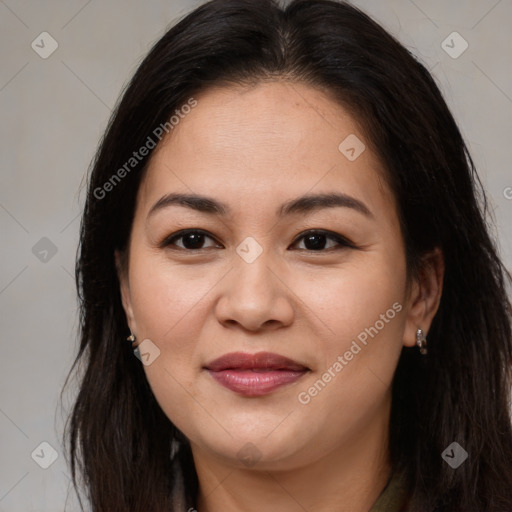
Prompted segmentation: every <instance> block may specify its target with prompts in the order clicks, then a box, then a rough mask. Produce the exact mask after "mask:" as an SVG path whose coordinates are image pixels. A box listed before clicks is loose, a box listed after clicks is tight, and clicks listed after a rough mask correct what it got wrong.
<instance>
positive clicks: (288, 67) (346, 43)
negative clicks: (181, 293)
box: [65, 0, 512, 512]
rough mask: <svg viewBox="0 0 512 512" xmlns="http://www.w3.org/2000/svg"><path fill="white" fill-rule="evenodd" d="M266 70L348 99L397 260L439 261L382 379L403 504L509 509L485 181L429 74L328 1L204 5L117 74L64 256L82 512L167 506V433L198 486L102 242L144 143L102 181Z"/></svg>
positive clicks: (504, 369)
mask: <svg viewBox="0 0 512 512" xmlns="http://www.w3.org/2000/svg"><path fill="white" fill-rule="evenodd" d="M268 77H285V78H286V79H287V80H292V81H297V82H299V81H300V82H303V83H306V84H310V85H312V86H314V87H320V88H324V89H326V90H329V91H330V92H331V93H333V94H334V95H335V97H336V98H338V99H339V101H340V103H341V104H343V106H345V107H346V108H349V109H350V111H351V112H353V114H354V116H355V117H356V119H357V120H358V121H359V122H361V124H362V125H363V126H364V128H365V131H366V135H367V137H368V140H369V141H370V143H371V144H372V147H373V148H374V150H375V151H376V152H377V154H378V155H379V157H380V159H381V161H382V162H383V164H384V165H385V167H386V169H387V177H388V179H389V182H390V184H391V187H392V190H393V192H394V194H395V197H396V201H397V204H398V210H399V215H400V219H401V228H402V232H403V237H404V240H405V246H406V255H407V263H408V270H409V271H410V272H417V271H419V269H420V267H421V256H422V255H423V254H424V253H425V252H427V251H429V250H430V249H432V248H434V247H440V248H441V249H442V251H443V254H444V257H445V268H446V273H445V281H444V289H443V296H442V300H441V304H440V307H439V311H438V313H437V315H436V317H435V319H434V322H433V325H432V327H431V329H430V332H429V340H428V344H429V353H428V355H427V356H426V359H422V358H421V356H420V355H419V354H418V352H417V350H416V349H410V348H404V349H403V351H402V355H401V358H400V361H399V364H398V367H397V370H396V373H395V378H394V382H393V400H392V410H391V425H390V452H391V458H392V464H393V468H394V469H395V470H396V471H404V472H405V474H406V476H407V485H408V487H409V489H410V494H411V502H410V503H411V510H417V511H420V512H430V511H432V510H434V508H435V507H437V508H438V510H441V511H458V510H463V511H467V510H471V511H474V510H478V511H496V512H497V511H500V512H502V511H505V510H509V511H510V510H512V463H511V461H512V427H511V417H510V390H511V387H512V379H511V368H512V336H511V308H510V302H509V299H508V297H507V293H506V285H507V282H510V275H509V274H508V273H507V271H506V269H505V268H504V266H503V264H502V263H501V261H500V259H499V257H498V255H497V250H496V247H495V245H494V243H493V241H492V240H491V239H490V237H489V234H488V230H487V226H486V213H487V204H486V199H485V193H484V191H483V189H482V186H481V184H480V181H479V179H478V176H477V174H476V171H475V168H474V165H473V162H472V160H471V157H470V155H469V153H468V150H467V148H466V146H465V143H464V141H463V139H462V137H461V134H460V132H459V129H458V127H457V125H456V123H455V121H454V119H453V117H452V115H451V114H450V112H449V110H448V107H447V105H446V103H445V101H444V100H443V98H442V95H441V93H440V91H439V89H438V87H437V86H436V84H435V82H434V80H433V79H432V77H431V75H430V74H429V72H428V71H427V70H426V69H425V67H424V66H423V65H422V64H421V63H419V62H418V61H417V60H416V59H415V58H414V57H413V56H412V55H411V54H410V53H409V51H408V50H406V49H405V48H404V47H403V46H402V45H400V44H399V43H398V42H397V41H396V40H395V39H394V38H393V37H392V36H391V35H389V34H388V33H387V32H386V31H385V30H384V29H383V28H382V27H380V26H379V25H378V24H377V23H375V22H374V21H372V20H371V19H370V18H369V17H368V16H366V15H365V14H364V13H362V12H361V11H359V10H358V9H356V8H355V7H353V6H351V5H349V4H347V3H344V2H335V1H331V0H294V1H292V2H291V3H290V4H289V5H288V6H286V7H285V8H282V7H280V6H279V5H278V3H277V2H275V1H272V0H260V1H257V2H256V1H254V0H213V1H210V2H208V3H205V4H203V5H201V6H200V7H198V8H197V9H195V10H194V11H193V12H191V13H190V14H189V15H188V16H186V17H185V18H184V19H183V20H181V21H180V22H179V23H177V24H176V25H175V26H173V27H172V28H171V29H170V30H169V31H168V32H167V33H166V34H165V35H164V36H163V37H162V38H161V39H160V40H159V41H158V42H157V43H156V45H155V46H154V47H153V49H152V50H151V51H150V53H149V54H148V56H147V57H146V58H145V60H144V61H143V62H142V64H141V65H140V67H139V69H138V70H137V72H136V74H135V76H134V77H133V79H132V80H131V82H130V84H129V85H128V87H127V88H126V90H125V92H124V94H123V96H122V99H121V101H120V102H119V104H118V106H117V108H116V110H115V112H114V113H113V115H112V118H111V120H110V123H109V126H108V129H107V130H106V133H105V136H104V138H103V140H102V142H101V145H100V147H99V150H98V152H97V155H96V158H95V160H94V162H93V166H92V172H91V173H90V175H89V181H88V193H87V200H86V205H85V209H84V213H83V217H82V223H81V232H80V246H79V254H78V258H77V263H76V281H77V287H78V291H79V299H80V348H79V352H78V355H77V357H76V360H75V363H74V364H73V367H72V369H71V371H70V375H71V374H72V373H73V372H75V371H76V372H77V373H78V374H79V375H78V376H79V379H80V388H79V392H78V396H77V397H76V402H75V403H74V408H73V411H72V414H71V415H70V417H69V422H68V424H67V427H66V436H65V442H66V443H67V445H66V446H67V447H68V449H69V455H70V463H71V470H72V475H73V482H74V485H75V487H76V489H77V490H78V491H80V489H82V490H85V494H86V497H87V499H88V500H89V501H90V504H91V507H92V510H94V511H95V512H100V511H101V512H112V511H122V512H136V511H144V512H147V511H149V510H150V511H152V512H159V511H166V512H168V511H170V510H172V505H171V503H172V502H171V498H172V496H171V495H172V486H173V483H174V482H173V478H174V477H173V473H172V468H171V461H170V450H171V442H172V440H173V439H176V438H179V439H181V440H182V441H183V449H182V450H180V451H179V452H178V457H179V459H178V462H179V464H180V465H181V467H182V468H183V471H184V474H185V490H186V493H187V495H188V497H189V499H190V500H194V499H195V496H196V493H197V487H198V483H197V476H196V474H195V470H194V465H193V461H192V457H191V452H190V449H189V447H188V445H187V442H186V438H184V436H183V435H182V434H181V433H180V432H179V431H177V429H176V428H175V427H174V426H173V424H172V422H171V421H170V420H169V419H168V418H167V417H166V416H165V414H164V413H163V411H162V410H161V408H160V407H159V405H158V404H157V402H156V400H155V397H154V396H153V393H152V391H151V389H150V387H149V385H148V382H147V379H146V377H145V374H144V372H143V369H142V367H141V364H140V362H139V361H138V360H137V358H135V357H134V356H133V354H132V352H131V350H130V349H129V347H128V345H127V343H126V342H124V341H123V340H124V339H125V338H126V336H127V334H128V327H127V323H126V317H125V314H124V311H123V308H122V305H121V300H120V293H119V281H118V278H117V274H116V267H115V262H114V251H115V250H116V249H119V250H123V249H125V248H126V243H127V240H128V237H129V233H130V229H131V224H132V220H133V216H134V205H135V197H136V194H137V190H138V186H139V183H140V180H141V177H142V175H143V173H144V171H145V169H146V167H147V163H148V161H149V158H150V156H151V151H150V152H149V154H148V155H147V156H145V157H143V158H141V159H140V162H138V163H137V165H136V166H134V168H133V169H130V172H129V173H125V174H126V175H123V178H122V179H120V180H116V181H115V182H112V181H111V182H110V183H111V186H110V187H108V193H103V192H101V191H102V190H103V191H105V190H106V189H105V187H104V185H105V183H107V182H108V181H109V180H111V179H112V175H113V173H115V172H116V170H118V169H120V168H122V167H123V165H125V164H126V162H128V161H129V159H130V158H131V157H132V156H133V152H134V151H136V150H137V149H138V148H140V147H142V146H143V145H144V144H145V143H146V141H147V138H148V137H149V136H151V135H152V134H153V133H154V130H155V128H156V127H158V126H160V125H162V124H164V123H166V122H167V121H168V120H169V118H170V116H171V115H172V114H173V112H174V111H175V110H176V109H178V108H180V106H181V105H183V104H184V103H185V102H186V101H187V100H188V99H189V98H190V97H192V96H193V95H194V94H197V93H198V92H199V91H202V90H205V89H207V88H208V87H210V86H212V85H213V84H222V83H237V84H244V83H257V82H258V81H261V80H265V79H267V78H268ZM98 191H100V192H98ZM68 378H69V376H68ZM452 442H457V443H459V444H460V445H461V446H462V447H463V448H464V449H465V450H466V452H467V453H468V455H469V456H468V459H467V460H466V461H465V462H464V463H463V464H462V465H461V466H459V467H458V468H457V469H453V468H452V467H450V466H449V465H448V464H447V463H446V462H445V461H444V460H443V459H442V457H441V454H442V452H443V451H444V450H445V448H447V447H448V446H449V445H450V444H451V443H452ZM79 475H81V478H79Z"/></svg>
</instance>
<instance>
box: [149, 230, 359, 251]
mask: <svg viewBox="0 0 512 512" xmlns="http://www.w3.org/2000/svg"><path fill="white" fill-rule="evenodd" d="M190 234H199V235H204V236H205V237H207V238H210V239H212V240H214V241H215V242H216V243H218V242H217V241H216V240H215V238H214V237H213V236H211V235H210V234H209V233H208V232H206V231H203V230H202V229H186V230H182V231H178V232H177V233H173V234H172V235H170V236H168V237H166V238H165V239H164V240H163V241H162V242H161V243H160V244H159V247H160V248H171V249H172V250H181V251H187V252H200V251H204V250H206V249H209V248H210V247H203V248H199V249H187V248H186V247H179V246H178V247H177V248H176V247H170V246H172V245H174V241H176V240H179V239H180V238H184V237H185V236H187V235H190ZM311 235H321V236H325V237H326V238H327V239H331V240H334V241H335V242H336V243H337V244H338V246H337V247H328V248H327V249H318V250H313V249H299V250H301V251H307V252H310V253H321V252H330V251H332V250H339V249H340V248H351V249H357V247H356V246H355V245H354V244H353V243H352V242H351V241H350V240H348V239H347V238H345V237H343V236H341V235H339V234H337V233H334V232H332V231H326V230H323V229H311V230H309V231H305V232H303V233H301V234H300V236H298V237H297V238H296V239H295V240H294V241H293V243H292V245H295V244H297V243H298V242H300V241H301V240H302V239H304V238H306V237H307V236H311Z"/></svg>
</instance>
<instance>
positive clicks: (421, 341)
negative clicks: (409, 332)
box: [416, 329, 427, 355]
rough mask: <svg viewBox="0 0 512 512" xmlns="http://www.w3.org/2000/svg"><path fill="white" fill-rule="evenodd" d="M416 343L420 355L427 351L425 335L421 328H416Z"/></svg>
mask: <svg viewBox="0 0 512 512" xmlns="http://www.w3.org/2000/svg"><path fill="white" fill-rule="evenodd" d="M416 345H418V347H419V348H420V352H421V354H422V355H425V354H426V353H427V337H426V336H425V333H424V332H423V329H418V330H417V331H416Z"/></svg>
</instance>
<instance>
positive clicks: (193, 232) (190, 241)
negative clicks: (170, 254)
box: [159, 229, 218, 251]
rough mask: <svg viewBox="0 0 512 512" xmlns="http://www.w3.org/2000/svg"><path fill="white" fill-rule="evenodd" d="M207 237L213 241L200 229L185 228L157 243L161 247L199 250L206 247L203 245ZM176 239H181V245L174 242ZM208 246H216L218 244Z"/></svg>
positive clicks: (211, 238)
mask: <svg viewBox="0 0 512 512" xmlns="http://www.w3.org/2000/svg"><path fill="white" fill-rule="evenodd" d="M208 238H209V239H210V240H214V241H215V239H214V238H213V237H212V236H210V235H209V234H208V233H207V232H206V231H203V230H202V229H186V230H182V231H178V232H177V233H173V234H172V235H170V236H168V237H166V238H165V239H164V240H163V241H162V242H161V243H160V244H159V245H160V247H161V248H164V247H165V248H169V249H176V248H178V250H186V251H200V250H203V249H207V248H208V247H203V245H204V243H205V240H206V239H208ZM178 240H182V242H181V245H179V244H176V243H175V242H176V241H178ZM173 246H174V247H173ZM209 247H218V245H213V246H209Z"/></svg>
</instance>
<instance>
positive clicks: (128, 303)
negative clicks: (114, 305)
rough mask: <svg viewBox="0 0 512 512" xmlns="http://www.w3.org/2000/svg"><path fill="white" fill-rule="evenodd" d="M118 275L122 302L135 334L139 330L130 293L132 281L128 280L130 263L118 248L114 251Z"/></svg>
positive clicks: (130, 326) (131, 329) (129, 324)
mask: <svg viewBox="0 0 512 512" xmlns="http://www.w3.org/2000/svg"><path fill="white" fill-rule="evenodd" d="M114 258H115V264H116V270H117V277H118V278H119V284H120V292H121V302H122V303H123V309H124V312H125V315H126V320H127V322H128V327H129V328H130V331H131V332H132V333H133V334H136V332H137V326H136V323H135V318H134V315H133V308H132V300H131V294H130V283H129V280H128V265H127V261H126V260H127V259H126V257H125V255H124V254H121V253H120V252H119V251H118V250H116V251H115V252H114Z"/></svg>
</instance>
